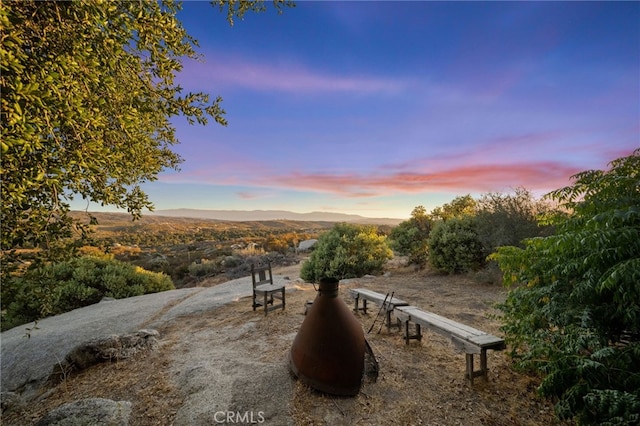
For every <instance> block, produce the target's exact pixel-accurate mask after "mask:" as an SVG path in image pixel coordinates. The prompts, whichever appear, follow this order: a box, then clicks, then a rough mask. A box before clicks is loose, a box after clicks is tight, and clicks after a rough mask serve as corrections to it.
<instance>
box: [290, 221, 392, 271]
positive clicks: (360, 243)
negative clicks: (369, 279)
mask: <svg viewBox="0 0 640 426" xmlns="http://www.w3.org/2000/svg"><path fill="white" fill-rule="evenodd" d="M392 256H393V253H392V252H391V249H390V248H389V247H388V246H387V243H386V237H385V236H383V235H378V232H377V229H376V228H375V227H373V226H360V225H352V224H347V223H341V224H336V225H335V226H334V227H333V229H331V230H330V231H328V232H326V233H324V234H322V235H321V236H320V237H319V238H318V243H317V244H316V245H315V249H314V251H313V253H312V254H311V257H310V258H309V260H307V261H306V262H305V263H304V264H303V265H302V269H301V271H300V277H301V278H302V279H304V280H305V281H308V282H318V281H320V279H321V278H324V277H334V278H337V279H345V278H356V277H361V276H363V275H366V274H378V273H380V272H382V271H383V269H384V264H385V263H386V262H387V260H388V259H390V258H391V257H392Z"/></svg>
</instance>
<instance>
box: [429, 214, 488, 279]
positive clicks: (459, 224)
mask: <svg viewBox="0 0 640 426" xmlns="http://www.w3.org/2000/svg"><path fill="white" fill-rule="evenodd" d="M427 243H428V246H429V263H430V264H431V266H433V267H434V268H436V269H438V270H440V271H444V272H447V273H449V274H459V273H463V272H469V271H475V270H477V269H479V268H480V267H481V266H482V265H483V262H484V257H485V256H484V254H483V249H482V243H481V242H480V238H479V237H478V232H477V231H476V219H475V216H471V215H464V216H460V217H452V218H451V219H449V220H440V221H438V222H436V224H435V225H434V227H433V230H432V231H431V234H430V235H429V239H428V240H427Z"/></svg>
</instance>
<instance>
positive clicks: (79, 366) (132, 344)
mask: <svg viewBox="0 0 640 426" xmlns="http://www.w3.org/2000/svg"><path fill="white" fill-rule="evenodd" d="M158 336H159V333H158V332H157V331H156V330H139V331H137V332H135V333H131V334H124V335H121V336H118V335H115V334H112V335H110V336H107V337H103V338H98V339H93V340H90V341H88V342H86V343H83V344H81V345H78V346H76V347H75V348H74V349H73V350H71V352H69V353H68V354H67V356H65V358H64V360H63V361H62V362H60V363H59V364H58V365H56V366H55V367H54V370H53V372H52V373H51V376H49V381H50V382H52V383H53V384H55V383H58V382H60V381H62V380H64V378H65V377H66V376H67V375H68V374H69V373H71V372H76V371H81V370H84V369H85V368H89V367H91V366H92V365H95V364H98V363H101V362H105V361H119V360H123V359H127V358H130V357H132V356H133V355H135V354H137V353H139V352H141V351H147V350H153V349H156V348H157V347H158Z"/></svg>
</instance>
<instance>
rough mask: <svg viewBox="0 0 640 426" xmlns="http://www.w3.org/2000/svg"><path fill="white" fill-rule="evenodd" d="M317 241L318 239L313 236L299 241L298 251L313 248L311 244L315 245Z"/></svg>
mask: <svg viewBox="0 0 640 426" xmlns="http://www.w3.org/2000/svg"><path fill="white" fill-rule="evenodd" d="M317 242H318V240H317V239H315V238H312V239H310V240H304V241H300V244H298V250H299V251H308V250H310V249H311V248H313V246H315V245H316V243H317Z"/></svg>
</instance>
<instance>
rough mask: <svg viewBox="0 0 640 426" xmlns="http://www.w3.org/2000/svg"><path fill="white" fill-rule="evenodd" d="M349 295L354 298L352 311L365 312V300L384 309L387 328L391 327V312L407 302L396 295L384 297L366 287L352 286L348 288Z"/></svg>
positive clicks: (406, 304)
mask: <svg viewBox="0 0 640 426" xmlns="http://www.w3.org/2000/svg"><path fill="white" fill-rule="evenodd" d="M349 294H351V297H353V298H354V299H355V307H354V312H356V313H358V311H362V312H363V313H365V314H366V313H367V301H370V302H373V303H375V304H376V305H378V306H380V307H382V308H383V309H384V310H385V323H386V325H387V330H390V329H391V326H392V324H391V313H392V312H393V310H394V309H395V308H396V307H398V306H408V305H409V304H408V303H407V302H405V301H404V300H400V299H398V298H397V297H386V299H387V300H385V295H384V294H381V293H378V292H376V291H373V290H368V289H366V288H354V289H351V290H349ZM360 300H362V308H360V307H359V305H360Z"/></svg>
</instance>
